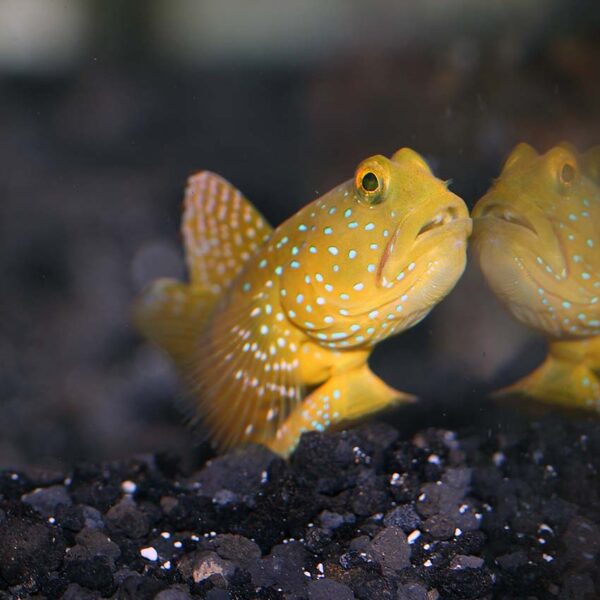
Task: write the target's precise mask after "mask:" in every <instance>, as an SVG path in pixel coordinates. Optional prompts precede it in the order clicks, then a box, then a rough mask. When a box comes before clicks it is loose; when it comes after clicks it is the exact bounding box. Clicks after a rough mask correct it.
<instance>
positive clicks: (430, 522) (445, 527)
mask: <svg viewBox="0 0 600 600" xmlns="http://www.w3.org/2000/svg"><path fill="white" fill-rule="evenodd" d="M423 529H424V530H425V531H427V532H428V533H430V534H431V535H432V536H433V537H434V538H435V539H437V540H449V539H450V538H451V537H452V536H453V535H454V529H455V527H454V523H453V522H452V521H451V520H450V519H448V518H447V517H445V516H444V515H441V514H440V515H433V516H431V517H429V518H428V519H427V520H426V521H425V522H424V523H423Z"/></svg>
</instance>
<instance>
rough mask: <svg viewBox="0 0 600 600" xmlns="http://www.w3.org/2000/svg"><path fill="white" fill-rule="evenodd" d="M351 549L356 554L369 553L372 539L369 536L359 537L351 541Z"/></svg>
mask: <svg viewBox="0 0 600 600" xmlns="http://www.w3.org/2000/svg"><path fill="white" fill-rule="evenodd" d="M349 547H350V550H354V551H355V552H367V550H369V548H370V547H371V538H369V536H368V535H359V536H358V537H355V538H354V539H353V540H351V542H350V545H349Z"/></svg>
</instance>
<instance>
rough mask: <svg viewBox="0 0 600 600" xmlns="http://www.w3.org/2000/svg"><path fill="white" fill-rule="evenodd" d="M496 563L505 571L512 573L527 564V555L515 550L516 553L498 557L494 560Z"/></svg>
mask: <svg viewBox="0 0 600 600" xmlns="http://www.w3.org/2000/svg"><path fill="white" fill-rule="evenodd" d="M496 562H497V563H498V564H499V565H500V567H501V568H502V569H504V570H505V571H513V570H515V569H517V568H518V567H522V566H523V565H526V564H527V555H526V554H525V552H523V550H517V551H516V552H511V553H510V554H503V555H502V556H499V557H498V558H496Z"/></svg>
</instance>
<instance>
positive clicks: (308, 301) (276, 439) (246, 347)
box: [135, 148, 471, 455]
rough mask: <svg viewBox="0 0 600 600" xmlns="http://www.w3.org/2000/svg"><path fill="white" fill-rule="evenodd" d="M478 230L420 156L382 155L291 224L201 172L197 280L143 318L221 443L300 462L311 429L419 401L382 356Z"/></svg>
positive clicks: (192, 193) (156, 300)
mask: <svg viewBox="0 0 600 600" xmlns="http://www.w3.org/2000/svg"><path fill="white" fill-rule="evenodd" d="M470 232H471V221H470V218H469V215H468V210H467V208H466V206H465V204H464V203H463V201H462V200H461V199H460V198H459V197H458V196H456V195H454V194H453V193H451V192H450V191H448V189H447V186H446V184H445V183H444V182H442V181H440V180H439V179H437V178H435V177H434V176H433V174H432V173H431V171H430V169H429V167H428V165H427V163H426V162H425V161H424V160H423V158H421V156H420V155H418V154H417V153H416V152H414V151H413V150H410V149H408V148H403V149H401V150H399V151H398V152H396V153H395V154H394V155H393V157H392V158H391V159H387V158H385V157H383V156H373V157H371V158H368V159H366V160H365V161H363V162H362V163H361V164H360V165H359V166H358V168H357V170H356V173H355V176H354V178H353V179H351V180H349V181H346V182H345V183H342V184H341V185H339V186H338V187H336V188H335V189H333V190H332V191H330V192H329V193H327V194H325V195H324V196H322V197H321V198H319V199H317V200H315V201H313V202H311V203H310V204H308V205H307V206H305V207H304V208H303V209H301V210H300V211H299V212H297V213H296V214H295V215H293V216H292V217H291V218H290V219H288V220H287V221H285V222H284V223H283V224H282V225H280V226H279V227H277V228H276V229H275V230H273V229H271V227H270V226H269V225H268V224H267V222H266V221H265V219H264V218H263V217H262V216H261V215H260V214H259V213H258V212H257V211H256V209H255V208H254V207H253V206H252V205H251V204H250V203H249V202H248V201H247V200H246V199H245V198H244V197H243V196H242V195H241V193H240V192H239V191H237V190H236V189H235V188H233V187H232V186H231V185H230V184H229V183H227V182H226V181H225V180H223V179H222V178H220V177H219V176H217V175H214V174H212V173H209V172H201V173H199V174H197V175H195V176H193V177H191V178H190V180H189V185H188V188H187V192H186V195H185V201H184V215H183V223H182V233H183V239H184V244H185V252H186V258H187V265H188V270H189V276H190V282H189V283H187V284H185V283H179V282H176V281H172V280H159V281H157V282H155V283H154V284H153V285H152V286H151V287H150V288H149V289H148V290H147V291H146V292H145V293H144V295H143V296H142V298H141V299H140V301H139V302H138V304H137V306H136V310H135V319H136V322H137V325H138V328H139V329H140V331H141V332H142V333H143V334H144V335H145V336H146V337H147V338H149V339H150V340H152V341H154V342H155V343H157V344H158V345H159V346H160V347H161V348H162V349H163V350H165V351H166V352H167V353H168V354H169V355H170V356H171V357H172V359H173V360H174V361H175V364H176V366H177V367H178V370H179V372H180V373H181V374H182V376H183V378H184V380H185V383H186V386H187V388H188V391H189V392H190V395H191V400H192V402H191V403H192V405H193V407H192V412H193V418H194V419H199V420H200V421H201V423H202V425H203V426H204V427H205V428H206V429H207V430H208V433H209V436H210V437H211V439H212V441H213V442H214V443H215V444H216V445H217V446H218V447H219V448H220V449H226V448H229V447H231V446H234V445H237V444H240V443H243V442H249V441H253V442H258V443H263V444H266V445H268V446H269V447H270V448H272V449H273V450H274V451H276V452H278V453H280V454H282V455H287V454H288V453H290V452H291V451H292V450H293V448H294V447H295V445H296V444H297V441H298V439H299V437H300V435H301V433H302V432H304V431H309V430H323V429H325V428H326V427H328V426H330V425H333V424H337V423H339V422H341V421H346V420H351V419H356V418H358V417H361V416H363V415H365V414H368V413H371V412H373V411H376V410H379V409H382V408H384V407H386V406H388V405H390V404H391V403H394V402H402V401H408V400H410V399H411V398H412V397H411V396H409V395H407V394H404V393H402V392H399V391H396V390H394V389H392V388H391V387H389V386H387V385H386V384H385V383H384V382H383V381H382V380H381V379H379V378H378V377H377V376H375V375H374V374H373V373H372V372H371V371H370V370H369V367H368V365H367V359H368V357H369V354H370V353H371V351H372V349H373V347H374V346H375V344H376V343H377V342H379V341H381V340H383V339H385V338H387V337H388V336H390V335H392V334H394V333H398V332H400V331H403V330H405V329H407V328H408V327H411V326H412V325H414V324H416V323H418V322H419V321H420V320H421V319H422V318H423V317H425V315H426V314H427V313H428V312H429V311H430V310H431V309H432V308H433V306H434V305H435V304H436V303H437V302H439V301H440V300H441V299H442V298H443V297H444V296H445V295H446V294H447V293H448V292H449V291H450V290H451V289H452V287H453V286H454V284H455V283H456V281H457V280H458V279H459V277H460V276H461V274H462V272H463V270H464V267H465V260H466V240H467V238H468V236H469V234H470Z"/></svg>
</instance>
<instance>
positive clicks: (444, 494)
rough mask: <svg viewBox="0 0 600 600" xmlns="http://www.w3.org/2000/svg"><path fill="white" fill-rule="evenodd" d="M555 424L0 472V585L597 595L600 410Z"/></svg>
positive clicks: (299, 593)
mask: <svg viewBox="0 0 600 600" xmlns="http://www.w3.org/2000/svg"><path fill="white" fill-rule="evenodd" d="M557 423H558V418H557V417H556V416H549V417H546V418H544V419H542V420H540V421H534V422H532V423H531V425H530V426H528V427H523V428H521V430H519V431H518V432H517V433H513V435H512V436H511V438H510V440H509V442H507V438H506V436H504V435H498V436H497V437H494V436H492V437H490V434H489V432H487V431H486V432H484V433H481V435H479V434H477V433H475V434H474V433H473V432H472V431H470V432H469V435H468V437H467V436H465V437H464V438H463V437H462V434H461V432H460V431H459V432H458V433H453V432H449V431H445V430H435V429H432V430H425V431H422V432H419V433H417V434H416V435H414V436H413V437H412V438H411V439H402V438H401V436H400V435H399V434H398V432H397V431H395V430H393V429H392V428H390V427H389V426H387V425H377V424H372V425H365V426H361V427H358V428H356V429H352V430H349V431H342V432H333V433H327V432H326V433H312V434H310V435H306V436H304V437H303V438H302V440H301V442H300V445H299V447H298V450H297V451H296V453H295V454H294V455H293V456H292V457H291V460H290V461H289V462H286V461H283V460H281V459H280V458H278V457H277V456H275V455H273V454H272V453H271V452H270V451H268V450H266V449H264V448H260V447H258V446H251V447H249V448H248V449H246V450H244V449H239V450H236V451H235V452H232V453H230V454H226V455H224V456H221V457H218V458H215V459H213V460H211V461H208V462H207V463H205V464H203V466H202V467H201V468H199V469H198V470H197V471H195V472H191V473H188V472H186V473H185V474H184V473H181V472H180V471H179V468H180V466H179V465H180V462H179V461H177V460H170V461H169V463H168V468H167V469H164V468H163V467H161V464H162V462H161V460H158V459H155V458H154V457H144V458H141V459H140V458H136V459H134V460H123V461H115V462H111V463H106V464H103V465H90V464H86V465H80V466H78V467H76V468H75V469H74V471H73V473H72V474H67V475H63V474H60V477H59V474H56V473H54V474H53V473H52V472H50V473H49V474H48V476H45V475H44V473H43V471H36V472H34V475H35V482H33V480H31V479H30V478H29V476H27V475H26V474H24V473H15V472H5V473H0V487H1V488H2V490H3V492H2V495H1V496H0V540H1V543H0V598H1V599H2V600H4V599H5V598H6V600H8V598H11V599H12V598H28V597H30V596H32V595H35V594H38V597H44V598H49V599H51V600H53V599H55V598H56V599H58V598H63V599H67V600H69V599H72V600H75V599H78V598H82V599H84V600H85V599H90V600H91V599H95V598H101V597H115V598H118V599H138V598H139V599H142V600H144V599H148V600H152V599H155V598H158V599H159V600H170V599H173V600H186V599H187V598H193V597H200V598H208V599H211V600H244V599H245V598H248V599H250V598H256V599H258V600H275V599H283V598H286V599H290V600H291V599H294V600H320V599H325V598H332V599H334V600H335V599H336V598H339V599H340V600H351V599H353V598H354V599H359V600H362V599H366V600H374V599H375V598H377V599H379V598H383V599H385V598H390V599H393V600H432V599H433V598H436V599H440V600H443V599H444V600H445V599H446V598H448V599H449V600H460V599H465V600H491V599H492V598H501V599H502V600H505V599H508V598H517V597H518V598H521V597H529V598H540V599H541V598H557V599H559V600H560V599H570V598H578V599H581V600H587V599H588V598H595V597H597V596H598V592H599V591H600V569H599V567H598V557H599V555H600V542H599V540H600V527H599V516H600V515H599V512H598V506H597V504H596V502H595V498H596V494H595V491H593V490H592V488H594V489H595V486H597V485H598V478H597V473H598V472H600V453H598V452H597V451H596V445H592V443H591V440H598V441H600V424H599V423H595V422H592V421H585V422H583V423H578V422H577V421H573V422H571V421H561V422H560V423H559V424H560V435H554V433H553V432H556V429H557ZM553 436H554V437H553ZM581 439H586V440H587V441H586V443H585V444H583V443H581ZM598 447H599V448H600V443H599V444H598ZM499 453H501V455H499ZM163 462H164V461H163ZM182 462H183V461H182ZM571 471H572V472H574V473H576V474H578V477H579V478H580V481H579V482H578V484H577V486H578V494H577V495H574V494H573V493H572V491H571V490H570V488H569V487H568V486H566V487H565V481H564V480H563V479H562V478H561V476H560V473H564V472H567V473H570V472H571ZM32 473H33V472H32ZM571 479H572V478H571V476H570V475H569V476H567V480H568V481H571ZM588 488H589V489H590V493H587V490H588Z"/></svg>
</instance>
